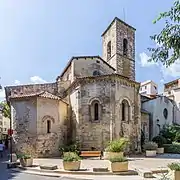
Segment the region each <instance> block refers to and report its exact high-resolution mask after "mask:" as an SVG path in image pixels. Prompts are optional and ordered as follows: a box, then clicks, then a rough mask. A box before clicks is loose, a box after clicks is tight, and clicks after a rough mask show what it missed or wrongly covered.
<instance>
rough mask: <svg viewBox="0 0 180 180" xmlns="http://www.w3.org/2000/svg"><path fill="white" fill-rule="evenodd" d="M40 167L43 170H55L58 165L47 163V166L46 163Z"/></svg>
mask: <svg viewBox="0 0 180 180" xmlns="http://www.w3.org/2000/svg"><path fill="white" fill-rule="evenodd" d="M40 168H41V169H45V170H56V169H58V167H57V166H54V165H48V166H47V165H46V166H44V165H41V166H40Z"/></svg>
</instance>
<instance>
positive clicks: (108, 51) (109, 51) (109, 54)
mask: <svg viewBox="0 0 180 180" xmlns="http://www.w3.org/2000/svg"><path fill="white" fill-rule="evenodd" d="M110 57H111V41H109V42H108V44H107V60H108V59H109V58H110Z"/></svg>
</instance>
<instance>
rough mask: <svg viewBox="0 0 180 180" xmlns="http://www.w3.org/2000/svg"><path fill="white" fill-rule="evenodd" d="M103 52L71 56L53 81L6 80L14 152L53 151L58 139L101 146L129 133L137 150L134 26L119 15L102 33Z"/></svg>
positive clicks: (89, 146)
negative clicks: (13, 82)
mask: <svg viewBox="0 0 180 180" xmlns="http://www.w3.org/2000/svg"><path fill="white" fill-rule="evenodd" d="M102 41H103V55H102V58H101V57H100V56H79V57H72V58H71V60H70V61H69V62H68V64H67V66H66V67H65V69H64V70H63V72H62V73H61V74H60V75H59V76H58V77H57V79H56V81H55V82H54V83H48V84H36V85H23V86H9V87H6V88H5V91H6V98H7V100H8V102H9V103H10V104H11V110H12V120H13V129H14V134H13V139H14V147H15V150H16V152H22V151H23V152H24V151H26V150H27V149H28V150H30V149H31V151H32V153H33V154H34V155H36V156H38V157H45V156H48V157H49V156H56V155H58V154H59V152H58V149H59V146H60V145H63V144H66V143H68V142H69V141H78V142H79V143H80V146H81V149H92V148H95V149H97V150H103V149H104V148H105V146H106V144H107V142H108V141H111V140H114V139H117V138H120V137H128V138H129V139H130V140H131V143H132V145H131V147H130V149H131V150H132V151H140V150H141V148H140V140H141V101H140V96H139V87H140V83H138V82H136V81H135V29H134V28H133V27H131V26H130V25H128V24H126V23H125V22H123V21H121V20H120V19H118V18H117V17H116V18H114V20H113V21H112V22H111V24H110V25H109V26H108V28H107V29H106V30H105V32H104V33H103V34H102Z"/></svg>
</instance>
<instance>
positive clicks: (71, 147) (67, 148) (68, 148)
mask: <svg viewBox="0 0 180 180" xmlns="http://www.w3.org/2000/svg"><path fill="white" fill-rule="evenodd" d="M59 151H60V153H61V155H63V154H64V153H65V152H74V153H76V154H78V155H79V152H80V145H79V143H78V142H72V143H70V144H68V145H64V146H60V147H59Z"/></svg>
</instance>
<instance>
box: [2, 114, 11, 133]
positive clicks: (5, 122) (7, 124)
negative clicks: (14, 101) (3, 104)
mask: <svg viewBox="0 0 180 180" xmlns="http://www.w3.org/2000/svg"><path fill="white" fill-rule="evenodd" d="M8 129H10V119H9V118H6V117H4V116H3V135H7V134H8Z"/></svg>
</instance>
